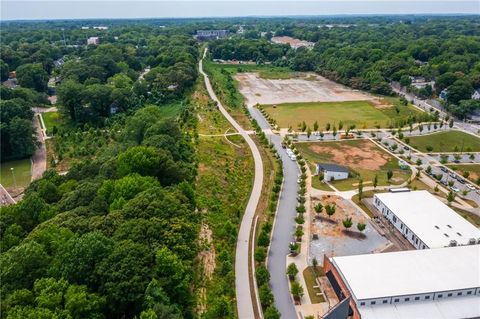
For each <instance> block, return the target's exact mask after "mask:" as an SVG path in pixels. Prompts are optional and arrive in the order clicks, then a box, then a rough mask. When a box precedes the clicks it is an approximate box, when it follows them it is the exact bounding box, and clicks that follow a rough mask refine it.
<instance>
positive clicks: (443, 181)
mask: <svg viewBox="0 0 480 319" xmlns="http://www.w3.org/2000/svg"><path fill="white" fill-rule="evenodd" d="M440 183H442V184H443V185H445V186H448V183H447V181H445V180H441V181H440Z"/></svg>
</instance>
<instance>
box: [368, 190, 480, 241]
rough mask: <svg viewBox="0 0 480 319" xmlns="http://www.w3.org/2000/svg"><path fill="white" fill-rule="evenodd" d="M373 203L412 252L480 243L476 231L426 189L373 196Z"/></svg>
mask: <svg viewBox="0 0 480 319" xmlns="http://www.w3.org/2000/svg"><path fill="white" fill-rule="evenodd" d="M373 204H374V206H375V207H376V208H377V209H378V211H379V212H380V213H381V214H382V215H383V216H384V217H385V218H386V219H387V220H388V221H389V222H390V223H391V224H392V225H393V226H394V227H395V228H396V229H397V230H398V231H399V232H400V233H401V234H402V236H403V237H405V238H406V239H407V240H408V241H409V242H410V244H412V246H413V247H415V248H416V249H428V248H442V247H448V246H462V245H475V244H477V243H478V244H480V230H479V229H478V228H477V227H475V226H474V225H472V224H471V223H469V222H468V221H467V220H466V219H464V218H463V217H462V216H460V215H459V214H457V212H455V211H454V210H453V209H451V208H450V207H448V206H447V205H445V204H444V203H442V202H441V201H440V200H439V199H438V198H437V197H435V196H434V195H432V194H430V192H428V191H426V190H422V191H414V192H390V193H381V194H375V195H374V197H373Z"/></svg>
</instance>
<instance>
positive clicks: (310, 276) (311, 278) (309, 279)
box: [303, 266, 325, 303]
mask: <svg viewBox="0 0 480 319" xmlns="http://www.w3.org/2000/svg"><path fill="white" fill-rule="evenodd" d="M313 269H314V268H313V266H310V267H307V268H305V269H304V270H303V278H304V279H305V284H306V285H307V290H308V295H309V296H310V300H311V301H312V303H320V302H325V298H324V297H323V295H321V296H317V292H320V289H318V288H317V289H315V288H313V286H318V285H317V282H316V281H315V272H314V271H313ZM319 276H324V273H323V269H322V267H320V266H317V277H319Z"/></svg>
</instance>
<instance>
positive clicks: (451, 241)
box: [449, 240, 457, 247]
mask: <svg viewBox="0 0 480 319" xmlns="http://www.w3.org/2000/svg"><path fill="white" fill-rule="evenodd" d="M449 246H450V247H454V246H457V241H456V240H450V244H449Z"/></svg>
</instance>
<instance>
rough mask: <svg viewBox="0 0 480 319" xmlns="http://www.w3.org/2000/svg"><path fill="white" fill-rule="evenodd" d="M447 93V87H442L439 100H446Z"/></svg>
mask: <svg viewBox="0 0 480 319" xmlns="http://www.w3.org/2000/svg"><path fill="white" fill-rule="evenodd" d="M447 95H448V91H447V89H443V90H442V91H441V92H440V95H439V98H440V99H441V100H444V101H446V100H447Z"/></svg>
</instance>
